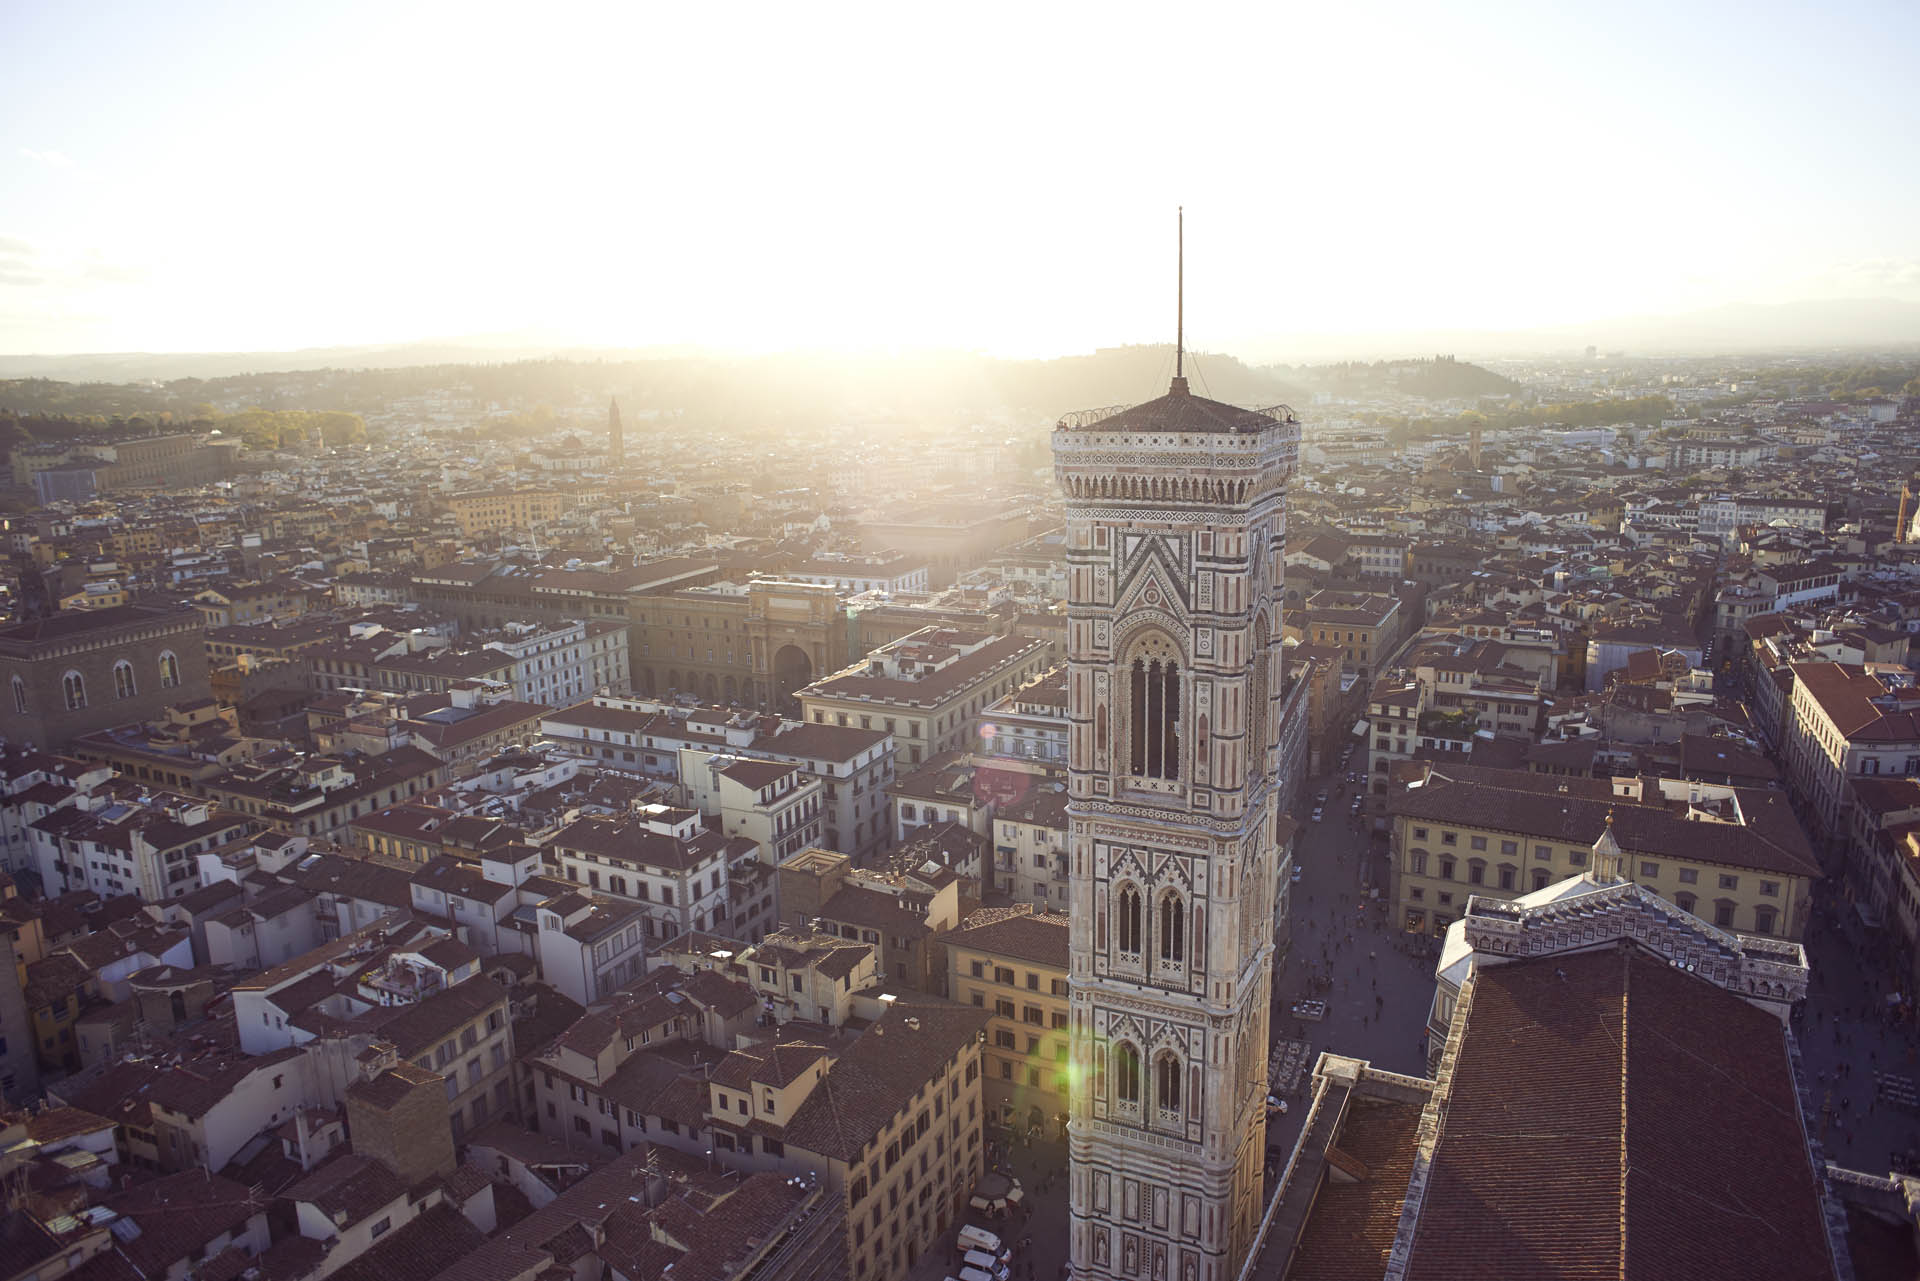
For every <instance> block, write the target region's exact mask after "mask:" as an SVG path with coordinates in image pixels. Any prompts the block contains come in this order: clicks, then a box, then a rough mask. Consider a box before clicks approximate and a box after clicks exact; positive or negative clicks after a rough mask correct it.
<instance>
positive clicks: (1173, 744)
mask: <svg viewBox="0 0 1920 1281" xmlns="http://www.w3.org/2000/svg"><path fill="white" fill-rule="evenodd" d="M1133 650H1134V654H1133V657H1132V660H1131V661H1130V662H1128V663H1127V664H1126V667H1125V669H1124V672H1123V675H1124V678H1125V680H1126V682H1127V768H1128V771H1129V772H1130V773H1132V774H1133V775H1135V776H1136V777H1138V778H1163V779H1166V780H1168V781H1169V782H1174V781H1178V780H1179V778H1180V660H1179V656H1178V653H1177V651H1175V649H1174V648H1173V645H1172V644H1171V643H1170V642H1169V641H1167V639H1166V638H1165V637H1163V636H1157V635H1152V636H1148V637H1145V638H1143V639H1142V640H1141V641H1140V642H1138V643H1137V644H1136V645H1135V646H1134V647H1133Z"/></svg>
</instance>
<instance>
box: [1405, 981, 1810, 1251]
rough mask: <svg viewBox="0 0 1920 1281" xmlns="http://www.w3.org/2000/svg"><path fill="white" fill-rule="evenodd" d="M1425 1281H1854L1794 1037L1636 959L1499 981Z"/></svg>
mask: <svg viewBox="0 0 1920 1281" xmlns="http://www.w3.org/2000/svg"><path fill="white" fill-rule="evenodd" d="M1463 1000H1465V1001H1466V1003H1467V1004H1466V1011H1465V1014H1464V1016H1461V1017H1464V1018H1465V1019H1466V1023H1465V1026H1464V1029H1463V1030H1462V1032H1461V1038H1462V1039H1461V1045H1460V1050H1459V1055H1458V1058H1457V1061H1456V1062H1455V1064H1454V1066H1453V1068H1452V1070H1451V1072H1449V1073H1447V1074H1446V1075H1444V1076H1443V1078H1442V1080H1441V1082H1440V1085H1439V1088H1438V1089H1437V1090H1436V1094H1435V1102H1434V1104H1433V1106H1434V1107H1435V1108H1436V1109H1437V1110H1438V1115H1439V1116H1440V1117H1441V1118H1442V1119H1441V1122H1440V1132H1439V1135H1438V1139H1437V1142H1436V1145H1435V1149H1434V1155H1433V1162H1432V1165H1431V1167H1430V1173H1429V1176H1428V1180H1427V1185H1426V1189H1425V1193H1424V1198H1423V1199H1422V1201H1421V1203H1420V1206H1419V1217H1418V1221H1417V1224H1416V1225H1415V1229H1414V1237H1413V1241H1412V1247H1411V1258H1410V1264H1409V1267H1408V1270H1407V1274H1406V1275H1407V1277H1408V1281H1454V1279H1456V1278H1457V1279H1459V1281H1468V1279H1469V1278H1471V1279H1474V1281H1478V1279H1479V1278H1484V1277H1500V1278H1503V1279H1504V1281H1522V1279H1524V1278H1554V1279H1559V1278H1586V1277H1592V1278H1601V1277H1608V1278H1617V1277H1621V1276H1628V1277H1686V1278H1689V1281H1717V1279H1718V1278H1725V1279H1726V1281H1736V1279H1737V1281H1765V1279H1767V1278H1780V1279H1781V1281H1786V1279H1787V1278H1796V1279H1804V1278H1812V1277H1832V1276H1834V1275H1835V1270H1834V1266H1833V1260H1832V1258H1831V1256H1830V1254H1829V1251H1828V1242H1827V1234H1826V1229H1825V1224H1824V1220H1823V1217H1822V1210H1823V1202H1822V1197H1821V1190H1820V1185H1819V1184H1818V1183H1817V1182H1816V1180H1815V1175H1814V1169H1813V1165H1812V1159H1811V1156H1810V1153H1809V1150H1808V1146H1807V1138H1806V1134H1805V1131H1804V1130H1803V1128H1802V1116H1801V1112H1800V1106H1799V1099H1798V1095H1797V1082H1796V1080H1795V1077H1794V1073H1793V1069H1792V1066H1791V1063H1790V1062H1789V1060H1788V1057H1787V1040H1786V1029H1785V1028H1784V1027H1783V1026H1782V1025H1781V1024H1780V1022H1779V1021H1778V1020H1777V1019H1776V1018H1774V1017H1773V1016H1772V1015H1770V1014H1768V1013H1767V1012H1765V1011H1763V1010H1761V1009H1759V1008H1758V1007H1756V1006H1753V1005H1749V1004H1748V1003H1747V1002H1745V1001H1743V1000H1741V999H1740V998H1739V997H1737V996H1734V995H1733V994H1731V993H1728V992H1726V991H1724V990H1722V989H1720V988H1718V987H1715V986H1714V985H1712V984H1710V983H1705V982H1702V981H1700V980H1699V979H1697V978H1695V977H1692V976H1690V975H1687V974H1685V973H1683V972H1680V971H1677V970H1675V969H1673V968H1672V967H1671V966H1669V965H1666V964H1665V963H1663V962H1662V961H1660V960H1659V959H1658V958H1656V957H1654V956H1652V955H1651V954H1649V953H1647V952H1645V951H1644V950H1641V949H1640V948H1638V947H1634V946H1631V945H1622V946H1621V947H1616V948H1605V949H1600V950H1596V951H1591V952H1584V953H1578V954H1573V955H1567V954H1561V955H1558V956H1553V957H1545V958H1541V959H1539V960H1534V961H1520V962H1514V963H1510V964H1506V965H1498V966H1490V967H1486V968H1483V969H1481V970H1479V971H1478V973H1477V974H1476V976H1475V978H1474V980H1473V984H1472V989H1471V996H1470V998H1466V997H1463Z"/></svg>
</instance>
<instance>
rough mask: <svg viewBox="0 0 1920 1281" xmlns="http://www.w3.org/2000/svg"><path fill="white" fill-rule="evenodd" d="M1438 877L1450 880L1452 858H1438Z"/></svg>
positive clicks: (1451, 877) (1451, 875)
mask: <svg viewBox="0 0 1920 1281" xmlns="http://www.w3.org/2000/svg"><path fill="white" fill-rule="evenodd" d="M1440 879H1441V880H1443V881H1451V880H1452V879H1453V860H1452V859H1450V858H1443V859H1441V860H1440Z"/></svg>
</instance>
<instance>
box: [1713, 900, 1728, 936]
mask: <svg viewBox="0 0 1920 1281" xmlns="http://www.w3.org/2000/svg"><path fill="white" fill-rule="evenodd" d="M1713 923H1714V924H1715V925H1718V926H1719V927H1720V928H1721V929H1723V930H1730V929H1732V928H1733V900H1732V899H1730V898H1720V899H1715V900H1714V901H1713Z"/></svg>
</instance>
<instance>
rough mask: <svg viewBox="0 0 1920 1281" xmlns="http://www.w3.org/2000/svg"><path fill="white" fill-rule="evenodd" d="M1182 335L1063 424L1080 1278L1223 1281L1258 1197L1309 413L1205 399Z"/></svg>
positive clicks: (1057, 432)
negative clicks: (1158, 378) (1167, 383)
mask: <svg viewBox="0 0 1920 1281" xmlns="http://www.w3.org/2000/svg"><path fill="white" fill-rule="evenodd" d="M1183 268H1184V264H1183ZM1183 274H1184V273H1183ZM1182 321H1183V322H1184V315H1183V316H1182ZM1182 330H1183V331H1184V323H1183V324H1182ZM1184 337H1185V335H1184V332H1182V334H1181V338H1182V342H1181V344H1180V352H1179V355H1178V356H1177V360H1178V361H1179V362H1180V364H1179V368H1178V372H1176V374H1175V377H1174V381H1173V384H1172V387H1171V388H1170V390H1169V391H1168V393H1167V394H1166V395H1164V396H1162V397H1160V398H1159V399H1158V400H1153V401H1149V402H1147V403H1146V404H1142V405H1136V406H1133V407H1132V408H1113V409H1101V410H1092V411H1089V412H1086V413H1080V414H1073V415H1069V416H1068V417H1066V418H1063V419H1061V420H1060V422H1059V424H1058V425H1057V426H1056V427H1055V429H1054V432H1053V452H1054V471H1055V475H1056V477H1057V479H1058V481H1059V483H1060V486H1061V489H1062V490H1063V492H1064V494H1065V498H1066V511H1067V549H1068V550H1067V563H1068V624H1067V627H1068V632H1067V655H1068V718H1069V722H1070V738H1069V756H1068V765H1069V774H1068V780H1069V781H1068V808H1067V826H1068V837H1067V839H1068V851H1069V859H1070V863H1069V883H1070V888H1071V894H1072V915H1073V924H1072V929H1071V935H1070V938H1071V943H1070V953H1069V956H1070V959H1069V965H1070V979H1069V1007H1070V1010H1071V1037H1070V1039H1071V1045H1072V1065H1073V1082H1074V1085H1073V1091H1072V1100H1073V1101H1072V1114H1071V1121H1070V1125H1069V1147H1070V1151H1071V1157H1072V1183H1071V1190H1070V1204H1071V1221H1070V1222H1071V1233H1072V1239H1071V1244H1070V1251H1071V1258H1072V1262H1073V1276H1074V1277H1075V1278H1107V1277H1113V1278H1128V1277H1138V1278H1146V1279H1148V1281H1228V1279H1229V1278H1232V1277H1233V1276H1235V1275H1236V1274H1237V1272H1238V1270H1239V1268H1240V1267H1241V1265H1242V1263H1243V1262H1244V1260H1245V1256H1246V1252H1247V1248H1248V1246H1249V1245H1250V1243H1251V1241H1252V1239H1253V1235H1254V1232H1255V1230H1256V1228H1257V1226H1258V1219H1259V1214H1260V1209H1261V1206H1260V1196H1261V1190H1262V1189H1261V1170H1262V1164H1263V1160H1264V1156H1265V1138H1266V1119H1265V1117H1266V1112H1265V1107H1264V1101H1265V1090H1266V1061H1267V1018H1268V1001H1269V993H1270V989H1271V980H1272V974H1271V966H1272V954H1273V915H1274V902H1275V895H1276V892H1277V886H1276V882H1275V873H1276V868H1275V860H1276V848H1275V841H1274V827H1275V820H1276V815H1277V812H1278V811H1277V797H1276V793H1277V790H1278V789H1277V786H1276V778H1275V775H1276V773H1277V771H1278V768H1279V740H1280V727H1279V725H1278V717H1279V709H1280V694H1281V690H1280V684H1281V678H1282V675H1283V670H1284V669H1283V662H1284V660H1283V657H1282V650H1281V648H1280V601H1281V579H1282V572H1283V570H1282V565H1283V559H1284V556H1285V552H1286V546H1285V544H1286V507H1285V503H1286V485H1287V482H1288V479H1289V478H1290V477H1291V475H1292V473H1293V468H1294V463H1295V457H1296V453H1297V450H1298V444H1299V425H1298V423H1297V421H1296V420H1295V418H1294V416H1293V413H1292V411H1291V410H1288V409H1287V408H1286V407H1285V406H1276V407H1274V408H1271V409H1257V410H1256V409H1242V408H1238V407H1236V406H1232V405H1227V404H1223V403H1221V402H1219V401H1214V400H1208V399H1205V398H1203V397H1199V396H1195V395H1193V394H1192V393H1191V392H1190V391H1189V390H1188V388H1187V380H1186V378H1185V376H1184V375H1185V369H1184V357H1185V352H1184Z"/></svg>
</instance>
